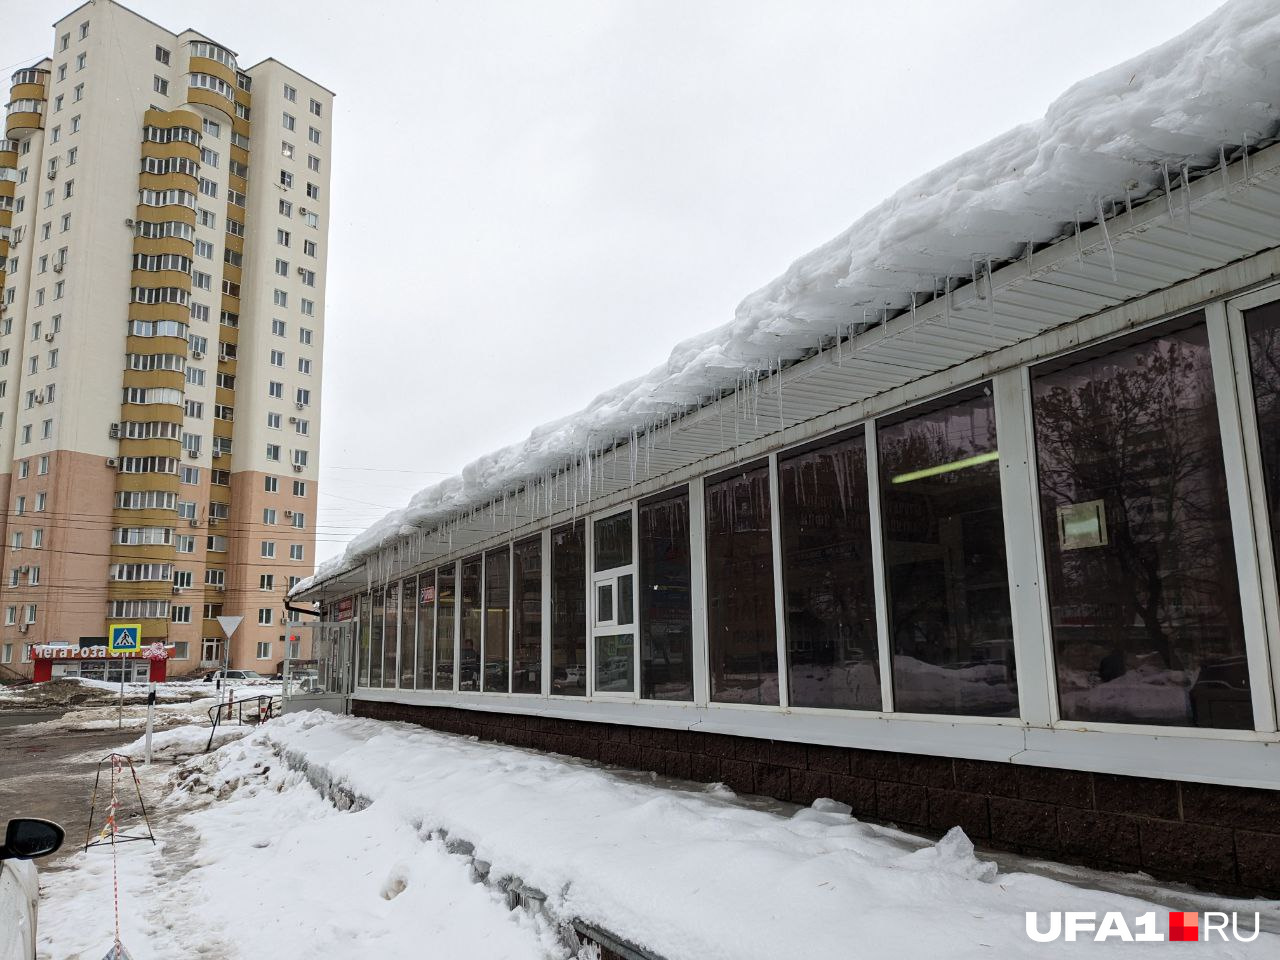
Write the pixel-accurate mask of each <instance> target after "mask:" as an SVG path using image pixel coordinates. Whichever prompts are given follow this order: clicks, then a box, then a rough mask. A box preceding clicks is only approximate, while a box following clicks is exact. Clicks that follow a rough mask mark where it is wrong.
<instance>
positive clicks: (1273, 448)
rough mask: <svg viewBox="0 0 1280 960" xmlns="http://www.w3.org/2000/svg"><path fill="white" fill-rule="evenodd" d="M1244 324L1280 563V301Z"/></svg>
mask: <svg viewBox="0 0 1280 960" xmlns="http://www.w3.org/2000/svg"><path fill="white" fill-rule="evenodd" d="M1244 320H1245V333H1246V335H1247V336H1248V340H1249V372H1250V374H1251V376H1252V378H1253V403H1254V410H1255V413H1256V415H1257V419H1258V449H1259V452H1260V454H1261V458H1262V473H1263V478H1264V481H1265V484H1266V490H1267V512H1268V514H1269V519H1270V524H1271V549H1272V553H1273V555H1274V556H1275V557H1276V559H1277V560H1280V301H1278V302H1275V303H1268V304H1266V305H1264V306H1261V307H1257V308H1255V309H1253V310H1248V311H1246V312H1245V315H1244ZM1277 570H1280V564H1278V565H1277Z"/></svg>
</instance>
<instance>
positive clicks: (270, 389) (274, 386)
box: [267, 380, 284, 400]
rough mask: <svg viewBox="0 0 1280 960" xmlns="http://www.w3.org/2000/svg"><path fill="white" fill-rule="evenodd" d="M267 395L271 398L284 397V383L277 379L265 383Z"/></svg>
mask: <svg viewBox="0 0 1280 960" xmlns="http://www.w3.org/2000/svg"><path fill="white" fill-rule="evenodd" d="M267 396H268V397H271V398H272V399H273V400H282V399H284V384H283V383H280V382H279V381H277V380H272V381H270V382H269V383H268V384H267Z"/></svg>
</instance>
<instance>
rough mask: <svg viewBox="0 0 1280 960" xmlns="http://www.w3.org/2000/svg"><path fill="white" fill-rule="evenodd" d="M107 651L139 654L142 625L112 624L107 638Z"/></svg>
mask: <svg viewBox="0 0 1280 960" xmlns="http://www.w3.org/2000/svg"><path fill="white" fill-rule="evenodd" d="M107 650H108V651H109V652H111V653H141V652H142V625H141V624H138V623H113V624H112V625H111V633H110V635H109V636H108V637H107Z"/></svg>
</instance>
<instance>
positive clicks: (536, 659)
mask: <svg viewBox="0 0 1280 960" xmlns="http://www.w3.org/2000/svg"><path fill="white" fill-rule="evenodd" d="M511 554H512V564H513V567H514V583H513V584H512V594H513V597H514V602H513V604H512V606H511V617H512V624H511V627H512V638H513V639H512V652H513V654H514V659H513V663H512V665H511V692H512V693H541V692H542V538H541V537H530V538H529V539H528V540H521V541H520V542H519V543H517V544H516V545H515V546H513V547H512V548H511Z"/></svg>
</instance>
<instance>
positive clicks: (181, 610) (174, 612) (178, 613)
mask: <svg viewBox="0 0 1280 960" xmlns="http://www.w3.org/2000/svg"><path fill="white" fill-rule="evenodd" d="M169 611H170V617H169V619H170V620H171V621H172V622H174V623H190V622H191V607H190V606H183V607H170V608H169Z"/></svg>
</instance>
